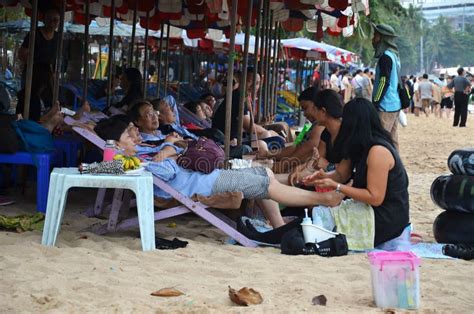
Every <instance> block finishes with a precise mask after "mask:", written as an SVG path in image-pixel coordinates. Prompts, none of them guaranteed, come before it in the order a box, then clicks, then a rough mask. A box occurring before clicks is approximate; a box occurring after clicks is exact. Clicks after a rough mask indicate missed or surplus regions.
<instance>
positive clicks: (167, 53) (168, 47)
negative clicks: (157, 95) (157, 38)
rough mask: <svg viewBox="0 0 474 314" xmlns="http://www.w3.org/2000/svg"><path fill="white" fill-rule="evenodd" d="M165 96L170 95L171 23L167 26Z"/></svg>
mask: <svg viewBox="0 0 474 314" xmlns="http://www.w3.org/2000/svg"><path fill="white" fill-rule="evenodd" d="M165 58H166V59H165V96H166V95H167V94H168V78H169V60H170V23H168V25H166V56H165Z"/></svg>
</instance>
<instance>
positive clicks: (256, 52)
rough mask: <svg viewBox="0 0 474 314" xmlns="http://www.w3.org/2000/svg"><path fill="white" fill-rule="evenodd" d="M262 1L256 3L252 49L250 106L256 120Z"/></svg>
mask: <svg viewBox="0 0 474 314" xmlns="http://www.w3.org/2000/svg"><path fill="white" fill-rule="evenodd" d="M263 2H264V0H259V4H258V13H257V25H256V28H257V30H256V32H255V47H254V48H255V50H254V58H255V59H254V61H253V71H254V80H253V84H252V108H253V112H254V119H256V120H257V121H258V120H259V119H260V106H259V105H258V104H259V102H260V99H258V102H257V101H256V99H257V98H256V96H257V93H256V90H257V80H256V79H255V77H256V76H257V72H258V65H259V64H258V63H259V44H260V33H261V31H260V28H261V24H262V23H261V22H262V9H263ZM252 124H253V123H252V120H250V129H252V128H253V125H252Z"/></svg>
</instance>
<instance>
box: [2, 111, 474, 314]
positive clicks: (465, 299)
mask: <svg viewBox="0 0 474 314" xmlns="http://www.w3.org/2000/svg"><path fill="white" fill-rule="evenodd" d="M450 124H451V120H450V121H447V120H439V119H435V118H434V117H430V118H425V117H419V118H415V117H414V116H412V115H410V116H409V126H408V127H407V128H402V129H400V143H401V155H402V159H403V161H404V163H405V165H406V167H407V171H408V174H409V177H410V205H411V221H412V223H413V224H414V227H415V230H416V231H417V232H418V233H419V234H421V235H422V236H423V238H424V240H425V241H427V242H432V241H434V239H433V233H432V223H433V220H434V219H435V217H436V216H437V215H438V214H439V213H440V212H441V210H440V209H439V208H437V207H436V206H435V205H434V204H433V203H432V201H431V199H430V196H429V189H430V185H431V183H432V181H433V179H435V178H436V177H437V176H438V175H440V174H443V173H447V172H448V169H447V166H446V159H447V157H448V155H449V154H450V152H451V151H452V150H454V149H456V148H460V147H467V146H473V141H472V139H473V135H474V132H473V128H474V116H473V115H470V117H469V121H468V126H469V127H468V128H464V129H460V128H453V127H451V126H450ZM9 191H10V192H11V194H10V195H12V196H14V197H15V198H16V200H17V203H16V204H15V205H12V206H5V207H0V213H2V214H18V213H33V212H34V209H35V204H34V191H35V189H34V187H30V188H28V189H27V191H26V194H25V195H21V194H15V191H14V190H13V189H11V190H9ZM93 198H94V193H92V192H91V191H90V190H89V191H86V190H73V191H71V192H70V194H69V199H68V204H67V208H66V212H65V216H64V221H63V225H62V229H61V231H60V233H59V237H58V242H57V245H56V247H52V248H51V247H44V246H42V245H41V244H40V241H41V233H40V232H25V233H20V234H19V233H15V232H0V251H1V255H0V312H2V313H4V312H5V313H16V312H160V313H161V312H185V313H195V312H196V313H221V312H267V313H270V312H278V313H281V312H283V313H293V312H304V311H311V312H316V311H327V312H376V311H377V312H378V311H380V309H378V308H376V307H375V305H374V303H373V298H372V292H371V278H370V267H369V264H368V261H367V257H366V255H365V254H356V255H349V256H344V257H338V258H322V257H318V256H295V257H294V256H285V255H282V254H280V251H279V249H275V248H257V249H249V248H244V247H241V246H235V245H227V244H225V240H226V237H225V236H223V234H222V233H220V232H219V231H218V230H217V229H215V228H213V227H211V226H210V225H208V224H207V223H205V222H204V221H203V220H201V219H200V218H198V217H196V216H192V215H188V216H185V217H177V218H174V219H169V220H167V221H163V222H160V223H157V224H156V230H157V233H158V235H160V236H162V237H163V236H165V237H167V238H169V239H172V237H175V236H176V237H178V238H180V239H183V240H186V241H189V245H188V247H186V248H184V249H179V250H169V251H163V250H155V251H153V252H146V253H145V252H142V251H141V245H140V240H139V238H138V230H137V229H134V230H130V231H127V232H120V233H115V234H112V235H107V236H97V235H94V234H92V233H86V232H82V231H81V230H82V229H84V228H86V227H88V226H90V225H93V224H95V223H99V222H104V221H103V220H102V221H101V220H99V219H95V218H87V217H85V216H83V215H81V214H80V212H81V211H83V210H85V209H86V208H87V207H88V206H90V205H91V203H92V201H93ZM172 222H174V223H176V225H177V227H175V228H171V227H169V224H170V223H172ZM473 266H474V264H473V262H467V261H462V260H428V259H423V260H422V266H421V270H420V276H421V311H423V312H459V313H465V312H472V311H473V308H474V299H473V297H472V296H473V295H474V284H473V281H474V267H473ZM229 285H230V286H232V287H233V288H238V289H239V288H241V287H244V286H247V287H252V288H254V289H256V290H258V291H259V292H260V293H261V294H262V296H263V298H264V302H263V303H262V304H261V305H258V306H252V307H249V308H241V307H238V306H235V305H233V304H232V303H231V301H230V300H229V298H228V296H227V290H228V286H229ZM164 287H175V288H176V289H179V290H181V291H182V292H184V295H183V296H180V297H175V298H159V297H153V296H150V293H151V292H153V291H156V290H158V289H161V288H164ZM320 294H324V295H325V296H326V297H327V299H328V301H327V306H326V307H323V306H314V305H312V304H311V300H312V298H313V297H314V296H317V295H320Z"/></svg>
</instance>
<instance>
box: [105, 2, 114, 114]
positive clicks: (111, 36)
mask: <svg viewBox="0 0 474 314" xmlns="http://www.w3.org/2000/svg"><path fill="white" fill-rule="evenodd" d="M114 23H115V0H111V5H110V33H109V67H108V68H107V81H108V84H107V108H109V107H110V102H111V100H112V99H111V97H110V93H111V91H112V81H113V79H112V68H113V64H114V62H113V61H114V60H113V56H114V55H113V51H114V49H113V44H114Z"/></svg>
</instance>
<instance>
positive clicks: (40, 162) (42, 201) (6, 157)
mask: <svg viewBox="0 0 474 314" xmlns="http://www.w3.org/2000/svg"><path fill="white" fill-rule="evenodd" d="M58 157H59V158H58ZM55 161H59V162H61V158H60V156H57V154H56V152H51V153H36V154H33V153H28V152H16V153H14V154H0V164H2V163H3V164H16V165H32V166H35V167H36V174H37V178H36V182H37V183H36V208H37V210H38V211H40V212H42V213H44V212H46V201H47V198H48V187H49V171H50V169H51V165H52V164H53V163H54V162H55Z"/></svg>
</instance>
